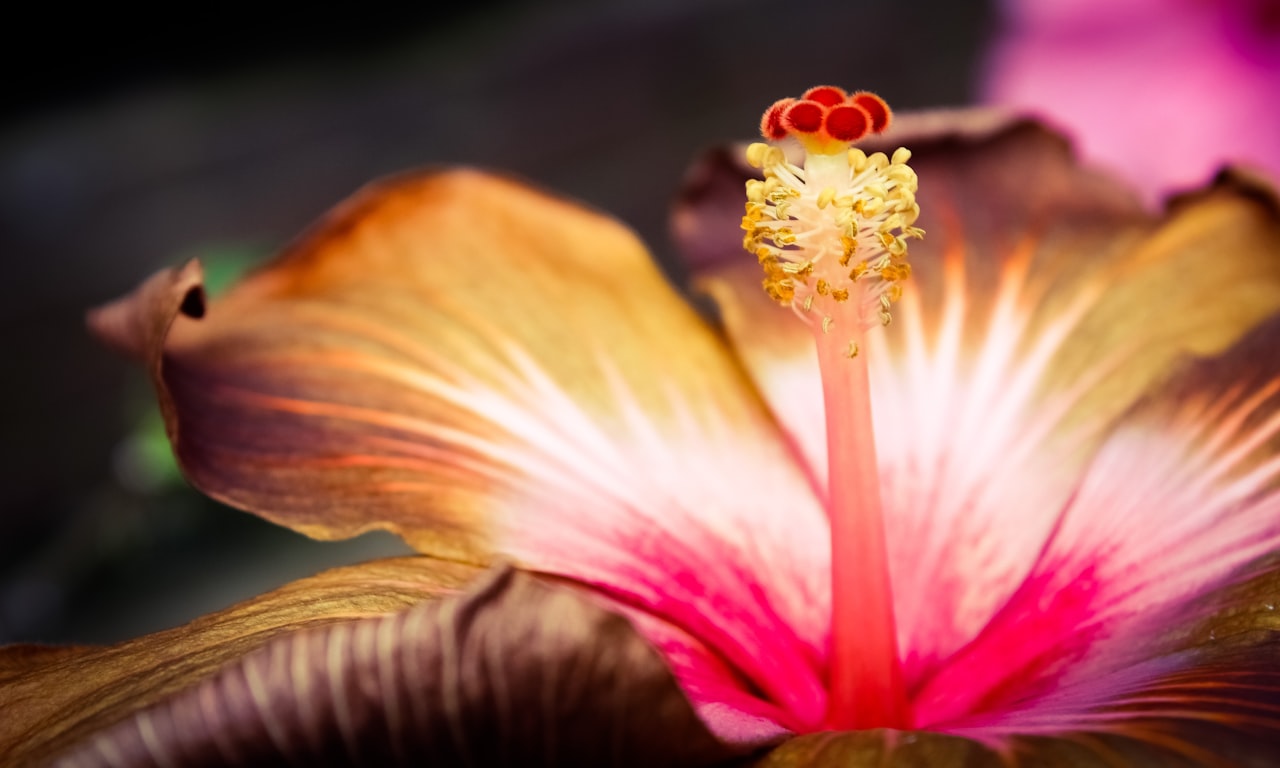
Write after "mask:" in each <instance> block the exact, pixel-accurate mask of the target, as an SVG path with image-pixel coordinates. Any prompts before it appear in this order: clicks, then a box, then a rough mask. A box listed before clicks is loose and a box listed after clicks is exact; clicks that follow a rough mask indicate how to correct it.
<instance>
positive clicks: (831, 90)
mask: <svg viewBox="0 0 1280 768" xmlns="http://www.w3.org/2000/svg"><path fill="white" fill-rule="evenodd" d="M800 98H801V99H804V100H806V101H816V102H818V103H819V104H821V105H822V106H824V107H834V106H836V105H837V104H843V103H844V102H845V99H847V98H848V95H847V94H846V93H845V92H844V89H842V88H837V87H835V86H834V85H818V86H814V87H813V88H810V89H809V90H807V91H805V92H804V95H803V96H801V97H800Z"/></svg>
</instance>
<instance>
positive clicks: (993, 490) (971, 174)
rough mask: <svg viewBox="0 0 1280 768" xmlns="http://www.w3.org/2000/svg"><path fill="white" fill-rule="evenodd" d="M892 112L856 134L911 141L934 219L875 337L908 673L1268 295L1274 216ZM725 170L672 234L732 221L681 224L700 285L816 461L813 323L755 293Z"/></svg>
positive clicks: (1236, 190) (965, 634)
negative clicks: (1193, 366)
mask: <svg viewBox="0 0 1280 768" xmlns="http://www.w3.org/2000/svg"><path fill="white" fill-rule="evenodd" d="M948 119H949V120H950V122H948ZM896 125H897V126H898V129H897V132H896V133H894V134H893V135H890V136H888V137H887V138H886V139H885V140H884V141H883V142H880V141H879V140H877V141H878V142H879V143H878V144H877V145H875V146H871V147H869V148H868V149H869V150H870V149H874V148H882V149H883V148H886V147H889V148H891V147H892V146H895V145H897V144H898V143H902V144H904V145H906V146H908V147H909V148H910V149H911V150H912V152H913V157H912V166H913V167H914V168H915V169H916V170H917V172H918V174H919V176H920V190H919V194H918V199H919V201H920V205H921V208H922V211H923V213H922V216H921V219H920V224H921V226H923V227H924V229H925V230H926V232H927V234H926V236H925V239H924V241H923V242H921V243H919V244H913V246H912V257H913V258H912V260H913V264H914V265H915V269H914V271H913V276H912V283H913V284H912V285H909V286H908V290H907V292H906V296H905V297H904V299H903V301H902V303H901V304H900V305H899V306H900V310H899V311H896V312H895V313H894V325H893V326H891V327H890V328H889V329H887V331H886V332H885V333H883V334H872V336H871V338H870V343H869V347H870V349H869V355H870V359H871V360H872V363H871V370H872V374H871V375H872V379H873V381H872V385H873V389H874V397H873V400H874V410H875V419H876V436H877V442H878V446H877V448H878V451H879V455H880V460H881V468H882V475H883V483H884V489H885V504H886V507H887V514H888V515H889V521H888V536H889V546H890V554H891V558H890V559H891V562H893V563H895V564H896V568H895V569H894V573H893V577H894V580H895V597H896V605H897V613H898V619H899V626H900V630H901V632H902V635H903V638H902V640H903V646H904V649H905V652H906V653H907V654H908V669H907V672H908V676H909V678H911V679H912V680H914V681H916V682H917V683H918V682H919V681H921V680H923V679H924V678H925V677H927V675H928V674H929V673H930V671H931V670H933V669H935V668H936V665H937V664H938V663H939V662H940V661H941V660H942V659H945V658H946V657H947V656H948V655H950V654H951V653H953V652H955V651H956V650H958V649H959V648H961V647H963V646H964V644H965V643H967V642H968V641H969V640H971V639H972V638H973V637H974V636H975V634H976V633H977V632H978V631H979V630H980V629H981V628H982V627H983V626H985V624H986V623H987V621H988V620H989V619H990V618H991V617H992V615H993V614H994V612H995V611H996V609H997V608H999V606H1001V605H1002V604H1004V603H1005V602H1006V601H1007V600H1008V599H1009V597H1010V596H1011V595H1012V594H1013V592H1014V590H1015V589H1017V588H1018V585H1019V584H1021V583H1022V581H1023V579H1024V577H1026V576H1027V574H1028V573H1029V570H1030V568H1031V567H1032V564H1033V563H1034V562H1035V560H1036V557H1037V555H1038V554H1039V552H1040V549H1041V546H1042V545H1043V543H1044V542H1045V540H1046V539H1047V538H1048V536H1049V535H1050V532H1051V530H1052V527H1053V525H1054V523H1055V521H1056V519H1057V514H1056V513H1057V512H1058V510H1059V509H1061V507H1062V505H1063V503H1064V502H1065V500H1066V498H1067V494H1068V493H1069V492H1070V490H1071V488H1072V484H1073V483H1074V482H1075V480H1077V479H1078V476H1079V474H1080V472H1081V470H1082V469H1083V466H1084V461H1085V459H1086V458H1087V457H1088V456H1089V455H1090V453H1091V452H1092V450H1093V449H1094V448H1096V446H1097V443H1098V441H1099V440H1100V439H1101V437H1102V435H1103V434H1104V433H1105V429H1106V428H1107V426H1108V425H1109V424H1110V423H1111V422H1112V421H1113V420H1114V418H1115V417H1116V416H1117V415H1118V414H1120V413H1121V412H1123V411H1124V409H1126V408H1127V407H1128V406H1129V405H1130V404H1131V403H1132V402H1133V400H1134V398H1135V397H1137V396H1138V395H1139V394H1140V393H1142V392H1143V391H1145V390H1146V389H1147V388H1149V387H1150V386H1151V385H1152V384H1153V383H1156V382H1159V381H1160V380H1161V379H1162V378H1163V377H1165V376H1166V375H1168V373H1169V371H1170V370H1171V369H1172V367H1173V366H1174V365H1175V364H1176V363H1177V362H1178V361H1179V360H1180V359H1181V358H1182V356H1184V355H1186V354H1187V353H1198V354H1207V353H1213V352H1217V351H1220V350H1222V349H1223V348H1225V347H1226V346H1227V345H1229V344H1230V343H1231V342H1233V341H1234V340H1236V339H1237V338H1239V337H1240V335H1241V334H1242V333H1244V332H1245V331H1246V330H1247V329H1249V328H1250V327H1252V326H1253V325H1255V324H1256V323H1258V322H1259V321H1260V320H1262V319H1263V318H1265V317H1267V316H1268V315H1270V314H1271V313H1273V312H1275V311H1277V309H1280V259H1277V257H1276V253H1277V250H1280V221H1278V218H1277V210H1276V204H1275V201H1274V198H1273V197H1271V196H1270V194H1269V193H1268V192H1266V191H1265V190H1264V189H1263V188H1262V187H1260V186H1258V185H1257V184H1255V183H1254V182H1253V181H1251V180H1249V179H1247V178H1245V177H1243V176H1240V175H1226V176H1224V177H1223V178H1222V179H1220V181H1219V183H1218V184H1217V185H1215V186H1214V187H1213V188H1211V189H1209V190H1207V191H1205V192H1202V193H1199V194H1197V195H1195V196H1191V197H1187V198H1184V199H1182V200H1180V201H1179V202H1178V203H1177V204H1176V205H1175V206H1174V208H1173V210H1172V211H1171V212H1170V214H1169V215H1168V216H1167V217H1166V218H1165V219H1163V220H1158V221H1157V220H1154V219H1152V218H1151V217H1149V216H1148V215H1147V214H1145V213H1144V212H1143V211H1142V209H1141V207H1140V205H1139V204H1138V203H1137V201H1136V200H1135V199H1134V198H1133V197H1132V196H1130V195H1129V194H1128V193H1126V192H1125V191H1124V190H1122V189H1120V188H1119V187H1117V185H1116V184H1115V183H1113V182H1112V181H1110V180H1109V179H1107V178H1105V177H1102V176H1099V175H1096V174H1094V173H1091V172H1088V171H1085V170H1083V169H1081V168H1080V167H1079V166H1078V165H1076V164H1075V163H1074V162H1073V161H1072V158H1071V156H1070V153H1069V151H1068V149H1067V147H1066V146H1065V145H1064V143H1063V142H1062V141H1061V139H1059V138H1057V137H1055V136H1053V135H1051V134H1049V133H1047V132H1046V131H1044V130H1043V129H1042V128H1039V127H1037V126H1035V125H1034V124H1031V123H1026V122H1009V121H999V120H995V119H994V118H992V117H991V115H990V114H989V113H986V114H983V113H977V114H965V115H961V116H956V115H951V116H946V115H941V116H922V117H914V118H913V117H910V116H907V117H903V118H901V119H900V120H898V122H897V123H896ZM948 126H950V127H948ZM717 172H718V173H721V174H723V173H730V174H732V173H737V174H738V178H739V179H741V178H745V175H744V174H743V173H742V172H741V171H740V170H737V169H735V168H733V167H731V166H729V165H727V164H726V163H725V162H724V160H723V156H722V157H721V160H720V161H719V162H718V165H717V168H714V169H712V170H711V171H704V172H702V173H701V174H700V175H695V176H694V177H692V178H693V179H694V180H695V182H696V181H698V180H699V179H700V180H701V185H699V186H695V187H694V188H692V189H691V190H690V191H689V192H688V193H687V195H686V198H685V202H684V207H683V208H682V209H680V210H678V212H677V218H676V222H677V233H678V234H679V233H680V232H686V231H693V230H694V229H702V230H704V231H705V230H714V229H716V228H719V230H720V231H724V232H726V236H725V237H726V239H725V241H723V242H722V243H721V244H719V245H717V244H714V243H710V242H708V241H707V240H706V239H705V238H703V239H698V240H693V239H688V238H682V239H684V240H686V242H690V243H692V244H693V245H694V246H695V247H700V248H702V249H703V250H702V251H700V252H699V253H697V254H695V255H694V256H693V257H692V259H693V262H694V264H695V265H700V278H701V283H702V284H703V285H704V286H706V288H707V290H708V291H709V292H710V293H711V294H712V296H713V297H714V298H715V299H716V301H717V302H718V304H719V305H720V307H721V310H722V316H723V319H724V321H725V324H726V327H727V329H728V331H729V334H730V336H731V337H732V339H733V340H734V343H735V344H736V345H737V347H738V349H739V350H740V352H741V354H742V357H743V359H744V360H745V362H746V363H747V365H748V367H749V368H750V369H751V371H752V373H753V375H754V376H755V377H756V379H757V382H758V383H759V385H760V387H761V389H762V391H763V392H764V393H765V395H766V397H767V398H768V399H769V401H770V403H771V404H772V405H773V408H774V412H775V414H776V415H777V416H778V418H779V420H780V421H782V422H783V423H784V424H785V425H786V427H787V428H788V431H789V434H790V435H791V437H792V438H793V440H794V441H795V442H796V443H797V444H798V445H799V446H800V452H801V453H802V454H803V455H804V456H805V457H807V458H808V460H809V461H810V463H811V465H812V466H813V467H814V473H815V475H816V476H817V477H819V478H824V477H825V474H826V466H825V448H824V446H825V434H824V432H823V430H822V429H821V427H820V425H821V424H822V423H823V422H822V418H821V409H820V403H821V395H820V392H821V390H820V384H819V381H818V377H817V366H816V362H815V360H814V356H813V353H812V351H811V349H810V347H811V341H810V340H809V333H808V331H807V329H805V328H803V326H801V325H800V324H799V323H796V322H794V321H792V320H791V319H790V318H789V317H788V312H787V311H786V310H784V309H781V308H778V307H776V306H774V305H773V304H772V303H771V302H770V301H769V300H768V299H767V298H765V297H764V296H763V293H762V292H761V291H760V290H759V288H758V283H759V276H758V270H757V269H756V267H755V265H754V264H753V263H751V262H752V260H751V259H750V257H749V256H746V255H745V254H744V255H742V256H739V255H738V254H736V253H735V251H736V250H737V249H738V247H739V246H738V243H737V240H736V237H735V236H734V235H733V232H734V228H733V226H732V224H731V222H730V221H726V220H725V219H727V214H726V210H727V206H726V205H724V204H723V203H721V202H719V201H718V199H716V198H715V197H708V196H707V195H705V194H701V193H700V189H703V188H706V189H711V190H713V192H712V194H713V195H714V194H715V192H714V190H718V189H724V188H727V186H728V185H727V184H724V183H723V182H719V181H715V179H716V175H717ZM733 215H734V216H735V217H736V216H739V215H740V212H737V213H735V214H733ZM730 259H731V260H730ZM726 260H729V261H726ZM744 260H745V262H746V264H744V263H743V261H744ZM815 425H819V426H815ZM939 606H946V609H945V610H939Z"/></svg>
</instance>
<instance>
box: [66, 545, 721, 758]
mask: <svg viewBox="0 0 1280 768" xmlns="http://www.w3.org/2000/svg"><path fill="white" fill-rule="evenodd" d="M79 735H80V734H77V736H79ZM77 741H78V742H79V743H78V744H77V745H76V746H75V747H73V748H72V749H70V750H69V751H67V752H66V753H64V754H63V755H62V756H61V757H62V759H63V760H65V764H67V765H77V766H98V765H101V766H113V765H130V766H150V765H155V766H170V765H191V764H198V765H259V764H265V763H271V764H276V763H282V764H284V763H287V764H297V765H477V766H479V765H485V766H488V765H495V766H496V765H519V766H526V765H527V766H584V767H585V766H610V765H618V766H652V765H671V766H686V765H689V766H692V765H713V764H716V763H718V762H720V761H721V760H723V759H725V758H727V757H729V756H731V753H730V752H729V751H728V750H726V749H725V748H724V747H723V746H721V745H720V744H719V743H717V742H716V741H715V740H714V739H713V738H712V737H711V735H710V734H709V733H708V732H707V730H706V728H705V727H704V726H703V725H702V724H701V722H700V721H699V720H698V718H697V717H696V716H695V714H694V712H693V710H692V709H691V708H690V706H689V704H688V702H687V701H686V700H685V698H684V697H683V696H682V695H681V693H680V690H679V688H678V687H677V685H676V683H675V680H674V679H672V677H671V675H670V673H669V672H668V671H667V670H666V668H665V667H664V666H663V664H662V661H661V659H660V658H659V657H658V655H657V654H655V653H654V652H653V650H652V649H650V648H649V647H648V645H647V644H646V643H645V642H644V640H642V639H641V638H640V637H639V635H637V634H636V633H635V632H634V630H632V629H631V627H630V625H629V624H628V623H627V622H626V620H625V619H622V618H621V617H619V616H617V615H615V614H611V613H609V612H607V611H605V610H603V609H601V608H600V607H598V606H596V605H594V604H593V603H591V602H589V601H588V600H586V599H584V598H583V597H581V596H580V595H577V594H575V593H574V592H573V591H571V590H568V589H564V588H554V587H550V586H547V585H545V584H541V583H539V582H538V581H536V580H535V579H534V578H533V577H531V576H529V575H527V574H521V573H519V572H516V571H513V570H511V569H502V570H499V571H497V572H495V573H493V574H491V575H489V576H487V577H486V578H484V579H483V580H482V581H481V582H479V583H477V584H476V585H475V586H473V587H472V588H471V589H469V590H468V592H467V593H466V594H464V595H460V596H457V597H452V598H446V599H443V600H439V601H431V602H428V603H425V604H423V605H419V606H417V607H414V608H412V609H408V610H402V611H399V612H396V613H392V614H387V615H383V616H378V617H372V618H367V619H363V620H359V621H354V622H341V623H336V624H330V625H329V626H327V627H324V628H320V629H314V630H307V631H300V632H293V633H291V634H288V635H287V636H283V637H279V638H277V639H274V640H272V641H271V642H269V643H268V644H266V645H265V646H264V647H261V648H259V649H258V650H256V651H254V652H252V653H249V654H247V655H244V656H243V657H242V658H238V659H236V660H234V662H233V663H231V664H229V665H228V666H226V667H224V668H223V669H221V670H220V671H219V672H218V673H217V674H216V675H214V676H212V677H209V678H208V679H206V680H204V681H202V682H200V683H198V684H197V685H194V686H192V687H189V688H186V689H184V690H182V691H180V692H178V693H176V694H174V695H171V696H167V697H165V698H163V699H161V700H160V701H158V702H156V703H154V704H152V705H151V706H148V707H146V708H145V709H140V710H136V711H134V712H132V713H130V714H129V716H128V717H125V718H124V719H118V720H117V722H115V723H114V724H111V725H110V726H109V727H107V728H105V729H102V730H100V731H98V732H96V733H93V734H92V735H89V736H86V737H83V738H79V739H77Z"/></svg>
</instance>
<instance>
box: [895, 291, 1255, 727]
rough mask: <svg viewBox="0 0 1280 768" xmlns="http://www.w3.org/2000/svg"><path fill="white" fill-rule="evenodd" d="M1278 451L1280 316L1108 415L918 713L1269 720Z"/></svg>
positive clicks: (1105, 722)
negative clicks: (1104, 433) (1009, 577)
mask: <svg viewBox="0 0 1280 768" xmlns="http://www.w3.org/2000/svg"><path fill="white" fill-rule="evenodd" d="M1278 447H1280V315H1278V316H1277V317H1276V318H1274V319H1272V320H1271V321H1269V322H1267V323H1264V324H1263V325H1261V326H1260V327H1258V328H1257V329H1256V330H1254V331H1253V332H1252V333H1250V334H1249V335H1248V336H1246V337H1245V338H1244V339H1243V340H1241V342H1240V343H1239V344H1237V345H1236V346H1235V347H1233V348H1232V349H1231V350H1230V351H1229V352H1228V353H1226V354H1224V355H1222V356H1219V357H1215V358H1210V359H1206V360H1200V361H1196V362H1194V363H1190V364H1188V365H1187V366H1185V368H1184V369H1183V370H1182V371H1180V372H1179V373H1178V374H1177V375H1176V376H1174V377H1173V378H1172V379H1171V380H1170V381H1169V382H1168V383H1167V384H1166V385H1165V386H1163V387H1162V388H1160V389H1159V390H1157V391H1156V392H1154V393H1153V394H1151V395H1150V396H1149V397H1147V398H1145V399H1144V400H1143V401H1141V402H1140V403H1138V404H1137V405H1135V407H1134V408H1133V410H1132V411H1131V412H1130V413H1128V414H1126V415H1125V416H1124V417H1123V418H1122V419H1121V420H1120V422H1119V423H1118V424H1117V426H1116V427H1115V428H1114V430H1113V431H1112V432H1111V434H1110V435H1109V436H1108V438H1107V439H1106V441H1105V442H1104V443H1103V445H1102V446H1101V448H1100V450H1099V451H1098V453H1097V456H1096V458H1095V459H1094V460H1093V461H1092V462H1091V463H1090V465H1089V467H1088V469H1087V470H1086V471H1085V472H1084V473H1083V476H1082V478H1081V480H1080V482H1079V484H1078V485H1077V486H1076V487H1075V489H1074V490H1073V492H1072V494H1071V498H1070V501H1069V502H1068V503H1067V504H1066V505H1064V507H1063V509H1062V510H1061V512H1060V516H1059V519H1058V522H1057V524H1056V526H1055V529H1054V533H1053V536H1052V537H1051V538H1050V540H1049V541H1048V542H1047V543H1046V545H1045V548H1044V551H1043V552H1042V553H1041V555H1040V557H1039V559H1038V561H1037V564H1036V566H1035V568H1034V569H1033V570H1032V572H1031V574H1030V575H1029V576H1028V577H1027V579H1026V580H1025V581H1024V582H1023V584H1022V585H1021V587H1020V588H1019V590H1018V591H1017V592H1016V593H1015V595H1014V596H1013V598H1012V599H1011V600H1010V601H1009V603H1008V604H1006V605H1005V606H1004V607H1003V609H1002V610H1001V612H1000V613H999V614H997V616H996V617H995V619H994V620H993V621H992V622H991V623H990V624H989V625H988V626H987V627H986V628H985V629H984V631H983V632H982V634H981V635H979V637H978V638H976V639H975V640H974V641H973V642H972V643H970V644H969V645H968V646H967V647H966V648H965V649H964V650H963V651H962V652H961V653H959V654H956V655H955V656H954V657H952V658H951V659H949V660H948V662H947V663H946V665H945V667H944V668H943V669H942V670H941V671H940V672H939V673H938V674H937V675H936V676H935V677H934V678H932V679H930V680H929V681H928V682H927V684H926V685H924V686H923V687H922V689H921V690H920V692H919V694H918V696H917V699H916V706H917V714H918V716H919V717H921V719H922V724H926V725H929V724H932V725H935V726H937V725H941V724H943V723H947V726H946V727H947V728H948V730H952V731H954V730H956V728H955V724H956V723H959V724H960V726H961V727H962V728H961V730H962V731H963V730H972V731H973V732H975V733H981V734H990V733H992V732H993V731H998V730H1002V729H1003V730H1007V731H1013V732H1018V733H1028V732H1030V733H1036V732H1041V733H1060V732H1063V731H1066V730H1071V729H1073V728H1074V729H1080V728H1085V727H1096V728H1098V729H1099V730H1102V731H1110V730H1116V729H1123V727H1124V721H1125V720H1126V719H1129V718H1137V717H1149V718H1151V719H1155V720H1158V719H1160V718H1161V717H1162V716H1172V715H1171V713H1182V714H1180V715H1178V716H1180V717H1183V718H1185V719H1186V720H1188V721H1197V720H1199V721H1203V722H1204V723H1208V724H1219V725H1231V724H1232V723H1233V722H1237V723H1238V724H1240V725H1242V726H1249V725H1257V724H1258V723H1259V722H1262V723H1267V724H1268V725H1267V728H1269V729H1271V730H1272V731H1274V730H1276V729H1277V728H1280V687H1277V682H1280V678H1278V677H1277V672H1276V667H1275V666H1274V665H1275V662H1276V661H1277V660H1280V654H1278V653H1277V651H1278V650H1280V645H1277V643H1276V639H1275V636H1276V630H1277V628H1278V627H1280V622H1278V621H1277V619H1276V616H1275V614H1274V611H1275V606H1276V602H1277V601H1280V588H1277V582H1276V571H1275V562H1274V558H1268V556H1269V555H1272V554H1273V553H1274V552H1276V551H1277V549H1280V492H1278V491H1280V458H1277V448H1278ZM1262 558H1267V559H1262ZM1260 560H1261V561H1260ZM1259 561H1260V562H1259ZM1259 573H1260V575H1258V574H1259ZM1241 582H1243V583H1242V584H1240V583H1241ZM1237 584H1239V586H1236V585H1237ZM1268 605H1270V606H1271V607H1270V608H1267V606H1268Z"/></svg>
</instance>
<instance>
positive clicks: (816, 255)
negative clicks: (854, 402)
mask: <svg viewBox="0 0 1280 768" xmlns="http://www.w3.org/2000/svg"><path fill="white" fill-rule="evenodd" d="M891 122H892V112H891V111H890V110H889V107H888V105H887V104H886V103H885V102H884V100H883V99H881V98H880V97H879V96H876V95H875V94H873V93H868V92H865V91H862V92H857V93H853V94H847V93H846V92H845V91H843V90H841V89H839V88H835V87H833V86H819V87H816V88H810V89H809V90H808V91H806V92H805V93H804V95H803V96H801V97H800V98H799V99H782V100H780V101H777V102H775V103H774V104H773V105H772V106H771V107H769V109H767V110H766V111H765V113H764V117H763V118H762V119H761V123H760V132H761V134H762V135H763V136H764V138H766V139H768V140H769V142H770V143H755V144H752V145H751V146H749V147H748V148H747V162H748V163H750V164H751V165H752V166H753V167H755V168H760V169H761V170H762V171H763V179H752V180H750V181H748V182H747V204H746V214H745V215H744V216H743V219H742V228H743V230H745V232H746V234H745V236H744V238H743V247H744V248H745V249H746V250H747V251H748V252H750V253H752V254H753V255H755V256H756V258H757V259H758V260H759V262H760V266H761V267H762V268H763V269H764V281H763V285H764V290H765V292H766V293H768V294H769V296H770V297H772V298H773V299H774V300H775V301H777V302H778V303H780V304H782V305H784V306H789V307H791V308H792V309H793V310H794V311H795V313H796V314H797V316H799V317H800V318H801V319H802V320H804V321H805V322H806V323H808V324H810V325H811V326H813V327H814V328H816V329H820V330H821V332H823V333H831V332H833V331H836V330H840V331H843V332H844V336H845V337H846V338H847V348H846V349H847V352H846V354H847V355H848V356H850V357H852V356H855V355H857V354H858V343H857V339H858V338H859V337H860V336H861V332H862V331H863V330H865V329H866V328H868V327H874V326H876V325H888V324H889V322H890V321H891V320H892V313H891V310H892V306H893V303H894V302H896V301H897V300H898V299H899V297H901V295H902V282H903V281H904V280H906V279H907V278H908V277H909V276H910V275H911V265H910V264H909V263H908V261H907V241H908V240H910V239H912V238H919V237H922V236H923V235H924V231H923V230H921V229H919V228H918V227H916V226H914V225H915V222H916V219H917V218H918V217H919V215H920V206H919V205H917V204H916V184H917V181H916V174H915V172H914V171H913V170H912V169H911V167H910V166H909V165H908V164H907V162H908V161H909V160H910V159H911V153H910V152H909V151H908V150H907V149H905V148H901V147H900V148H898V149H897V151H895V152H894V153H893V156H892V157H889V156H886V155H885V154H884V153H883V152H875V153H873V154H871V155H867V154H866V153H865V152H863V151H862V150H860V149H858V148H856V147H854V146H853V145H854V143H856V142H857V141H859V140H860V139H863V138H865V137H866V136H869V135H872V134H877V133H880V132H882V131H884V130H885V129H886V128H888V126H889V124H890V123H891ZM788 144H790V145H792V146H793V147H794V146H795V145H798V148H799V149H800V150H802V151H803V155H804V156H803V160H802V161H801V162H800V163H799V164H795V163H793V162H792V161H791V160H790V159H789V158H788V154H787V151H785V150H784V147H785V146H786V145H788ZM850 326H852V327H850Z"/></svg>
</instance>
